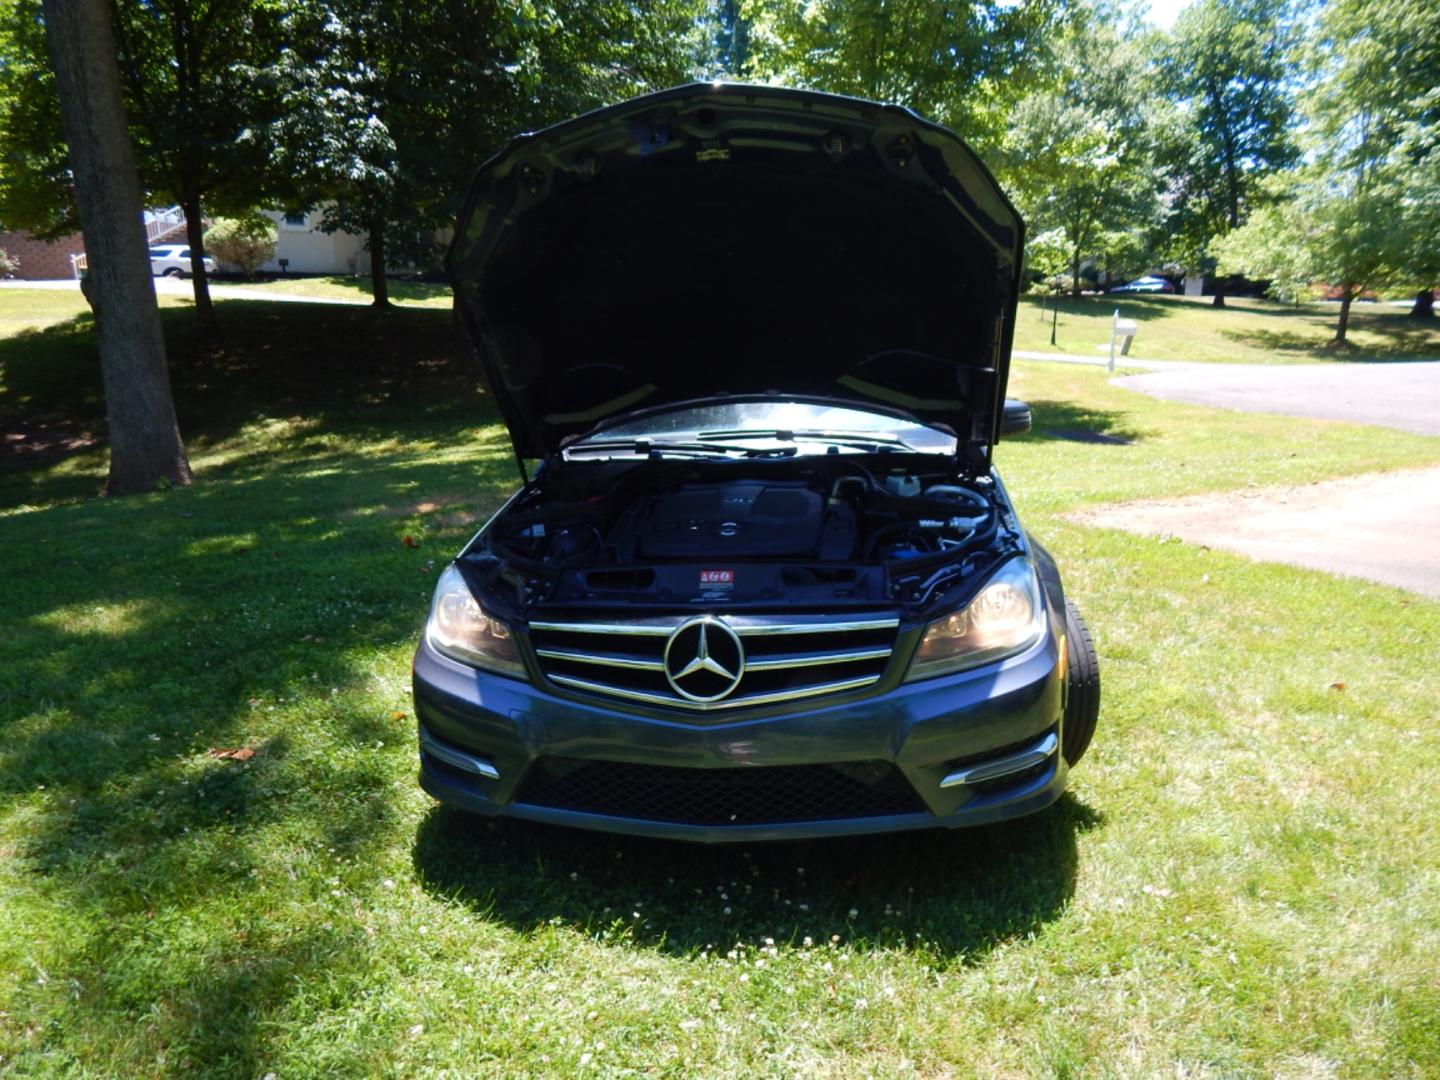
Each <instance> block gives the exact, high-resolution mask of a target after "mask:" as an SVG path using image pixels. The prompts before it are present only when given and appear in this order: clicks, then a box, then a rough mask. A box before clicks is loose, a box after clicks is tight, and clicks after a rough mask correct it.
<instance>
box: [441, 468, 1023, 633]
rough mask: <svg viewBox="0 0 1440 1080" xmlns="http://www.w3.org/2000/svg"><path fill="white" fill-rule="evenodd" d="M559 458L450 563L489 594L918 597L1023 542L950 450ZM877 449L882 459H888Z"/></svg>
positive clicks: (995, 495)
mask: <svg viewBox="0 0 1440 1080" xmlns="http://www.w3.org/2000/svg"><path fill="white" fill-rule="evenodd" d="M895 457H896V455H849V454H847V455H825V456H814V457H810V458H798V459H796V458H791V459H786V460H742V461H735V460H701V461H695V460H664V461H656V460H650V461H644V462H638V463H637V462H624V461H606V462H583V463H572V462H564V463H561V464H560V465H559V466H558V467H557V468H555V469H553V470H551V471H547V472H546V473H545V474H542V475H541V476H540V477H537V478H536V480H535V481H533V482H532V483H531V484H530V485H528V486H527V487H526V489H525V490H524V491H522V492H521V493H520V494H519V495H518V496H517V497H516V498H515V499H513V500H512V501H511V503H510V504H509V505H508V506H507V507H506V508H505V509H504V510H503V511H502V512H501V513H500V514H499V515H498V516H497V517H496V518H495V519H494V520H493V521H492V522H491V523H490V525H489V526H488V527H487V528H486V529H484V530H482V532H481V534H480V536H478V537H477V538H476V539H475V541H474V542H473V543H472V544H471V546H470V548H469V549H467V551H466V553H465V555H464V556H462V558H461V560H460V562H461V566H462V569H463V570H464V571H465V572H466V576H467V579H468V580H469V581H470V583H471V585H472V588H473V589H475V590H476V591H477V595H480V596H483V597H484V598H485V600H486V602H487V604H488V605H489V606H491V607H497V608H499V609H509V612H510V613H511V614H524V613H526V612H529V611H531V610H532V609H534V608H536V607H537V606H563V607H585V606H604V605H607V604H609V605H613V604H653V605H656V606H657V607H667V606H668V607H674V606H687V605H694V604H697V603H704V604H707V605H710V606H714V605H717V604H719V605H723V606H725V607H726V608H743V607H746V606H751V605H767V606H771V607H773V606H775V605H777V604H782V605H800V606H803V605H825V606H826V607H827V608H832V607H834V606H836V605H839V606H842V607H845V606H866V605H877V604H886V605H894V604H896V603H899V604H902V605H904V606H906V607H907V608H925V607H928V606H930V605H931V604H932V603H935V602H937V601H940V600H941V599H943V598H944V597H945V596H946V595H947V594H949V593H950V592H951V591H952V590H953V589H954V588H955V587H956V586H959V585H961V584H963V583H964V582H966V581H970V580H973V579H974V577H975V575H976V574H979V573H982V572H988V570H989V569H990V568H991V567H993V566H994V565H996V563H998V562H999V561H1000V560H1002V559H1003V558H1005V557H1008V555H1009V554H1011V553H1013V552H1014V551H1016V550H1019V540H1018V530H1017V527H1016V525H1015V523H1014V518H1013V515H1012V514H1011V513H1010V511H1009V508H1008V507H1007V506H1006V505H1005V504H1004V502H1003V496H1002V492H1001V491H1000V489H999V487H998V485H997V484H995V482H994V481H993V480H992V479H991V478H990V477H989V476H982V477H970V478H963V479H962V478H957V477H956V476H955V475H954V473H953V470H954V462H953V459H948V458H941V457H932V456H930V455H906V459H907V460H906V462H905V465H904V466H903V467H901V466H897V465H896V464H895V460H894V459H895ZM887 459H888V460H887ZM912 459H913V460H912Z"/></svg>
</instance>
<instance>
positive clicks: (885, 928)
mask: <svg viewBox="0 0 1440 1080" xmlns="http://www.w3.org/2000/svg"><path fill="white" fill-rule="evenodd" d="M1103 820H1104V819H1103V816H1102V815H1101V814H1100V813H1099V812H1097V811H1095V810H1092V809H1091V808H1090V807H1088V806H1086V805H1085V804H1084V803H1082V802H1080V801H1079V800H1078V799H1076V798H1075V797H1074V796H1073V795H1068V794H1067V795H1065V796H1064V797H1063V798H1062V799H1061V800H1060V802H1059V803H1057V804H1056V805H1054V806H1052V807H1050V808H1049V809H1047V810H1044V811H1042V812H1040V813H1038V814H1034V815H1032V816H1030V817H1027V818H1022V819H1020V820H1018V821H1014V822H1009V823H1006V824H1003V825H993V826H984V827H981V828H976V829H967V830H956V831H949V830H928V831H921V832H912V833H901V834H895V835H890V836H879V837H856V838H847V839H836V840H813V841H797V842H785V843H772V844H754V845H737V846H730V845H721V846H714V847H710V846H701V845H694V844H685V843H681V842H675V841H659V840H648V839H642V838H635V837H626V836H611V835H607V834H602V833H591V832H582V831H579V830H568V829H561V828H555V827H551V826H545V825H533V824H530V823H526V822H518V821H509V820H505V819H497V820H490V819H486V818H481V817H476V816H473V815H470V814H466V813H463V812H460V811H456V810H452V809H449V808H447V807H436V808H435V809H433V810H432V811H431V812H430V813H429V814H428V815H427V816H426V818H425V820H424V821H423V822H422V823H421V825H420V828H419V830H418V831H417V833H416V836H415V848H414V862H415V869H416V873H417V876H418V877H419V878H420V880H421V881H422V883H423V884H424V885H425V887H426V888H427V889H429V890H430V891H431V892H433V893H435V894H436V895H437V896H444V897H446V898H447V899H454V900H458V901H459V902H461V903H463V904H465V905H467V906H468V907H470V908H471V909H472V910H473V911H474V912H475V914H476V915H477V916H483V917H485V918H490V919H499V920H501V921H503V922H504V923H506V924H508V925H509V926H511V927H513V928H515V929H517V930H519V931H521V932H530V931H534V930H537V929H539V928H541V927H543V926H548V925H554V924H555V923H556V922H559V923H562V924H565V925H568V926H571V927H573V928H575V929H578V930H580V931H582V932H585V933H587V934H600V933H603V932H604V931H605V930H607V929H608V930H610V931H611V932H612V933H614V934H615V936H616V937H617V938H618V939H620V940H623V941H625V942H626V943H628V944H635V945H640V946H646V947H650V948H654V949H658V950H661V951H663V952H666V953H671V954H677V955H694V954H697V953H699V952H700V951H702V950H703V949H704V948H705V947H706V946H710V947H712V948H716V949H720V950H721V951H724V950H725V949H727V948H729V947H730V946H731V945H732V944H733V943H734V942H736V941H739V940H745V941H750V942H753V941H756V940H758V939H759V938H761V937H771V938H774V939H775V940H776V941H777V942H781V943H787V942H788V943H792V944H796V945H799V944H800V943H801V942H803V940H804V939H805V938H806V937H810V938H812V939H813V940H814V941H816V942H817V943H818V942H823V941H829V940H830V938H831V935H833V934H839V935H840V936H841V938H842V939H843V940H844V941H845V942H846V943H847V944H849V945H850V946H851V947H852V948H861V949H908V950H915V951H920V952H925V953H927V954H930V955H932V956H933V957H934V959H935V961H936V962H937V963H939V964H941V965H944V964H951V963H972V962H976V961H978V960H980V959H982V958H983V957H984V956H985V954H987V953H988V952H989V951H990V950H991V949H992V948H994V947H995V946H996V945H998V944H1000V943H1002V942H1005V941H1009V940H1012V939H1014V938H1017V937H1020V936H1023V935H1025V934H1027V933H1031V932H1033V931H1035V930H1037V929H1039V928H1040V927H1041V926H1042V925H1044V924H1045V923H1047V922H1049V921H1051V920H1053V919H1055V918H1057V917H1058V916H1059V915H1060V914H1061V912H1062V911H1063V910H1064V908H1065V905H1066V904H1067V902H1068V901H1069V899H1070V897H1071V895H1072V893H1073V892H1074V888H1075V874H1076V867H1077V865H1078V860H1079V856H1078V852H1077V847H1076V837H1077V835H1078V834H1080V833H1083V832H1086V831H1088V830H1090V829H1093V828H1096V827H1097V826H1099V825H1100V824H1102V822H1103ZM852 911H853V912H854V914H852V913H851V912H852ZM636 913H638V915H637V914H636Z"/></svg>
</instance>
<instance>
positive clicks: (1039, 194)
mask: <svg viewBox="0 0 1440 1080" xmlns="http://www.w3.org/2000/svg"><path fill="white" fill-rule="evenodd" d="M1058 63H1059V66H1060V72H1061V77H1060V78H1058V79H1057V80H1056V83H1055V85H1053V86H1052V87H1050V88H1048V89H1045V90H1043V91H1041V92H1038V93H1035V94H1032V95H1030V96H1029V97H1027V98H1026V99H1025V100H1023V101H1021V102H1020V103H1019V105H1018V106H1016V108H1015V109H1014V111H1013V112H1012V113H1011V115H1010V123H1009V127H1008V130H1007V131H1006V134H1005V141H1004V148H1003V154H1002V156H1001V162H1002V167H1003V176H1004V177H1006V178H1007V179H1008V182H1009V186H1010V189H1011V193H1012V195H1013V196H1014V197H1015V198H1016V200H1017V201H1018V203H1019V205H1020V207H1021V209H1022V211H1024V213H1025V215H1026V219H1027V221H1028V223H1029V226H1030V229H1031V231H1032V233H1045V232H1047V231H1050V230H1056V231H1058V232H1059V234H1060V235H1061V236H1062V237H1063V238H1064V244H1065V251H1066V257H1067V261H1068V264H1069V271H1070V278H1071V282H1072V288H1073V289H1074V291H1075V292H1076V293H1078V292H1079V289H1080V267H1081V262H1082V260H1084V259H1085V258H1086V257H1089V256H1095V257H1104V256H1106V255H1107V254H1110V253H1112V252H1115V251H1116V250H1117V249H1118V248H1121V247H1123V246H1125V245H1127V244H1130V243H1132V239H1131V238H1132V236H1133V235H1134V234H1136V233H1137V232H1139V231H1141V230H1143V228H1144V226H1145V225H1146V224H1147V223H1148V222H1149V221H1150V220H1152V219H1153V218H1154V217H1155V216H1156V214H1157V213H1158V203H1157V199H1156V192H1157V188H1158V186H1159V178H1158V175H1157V173H1156V171H1155V168H1154V165H1153V161H1152V157H1151V136H1150V130H1149V118H1148V116H1147V113H1146V111H1145V108H1144V103H1145V98H1146V95H1145V89H1144V80H1143V77H1142V76H1141V74H1140V72H1141V70H1142V69H1141V65H1140V63H1139V55H1138V51H1137V46H1136V44H1135V43H1134V42H1133V41H1130V40H1127V39H1126V38H1125V37H1123V36H1122V35H1121V34H1120V33H1119V32H1118V31H1117V30H1116V29H1115V28H1113V27H1110V26H1107V25H1104V24H1092V25H1090V26H1088V27H1085V28H1083V29H1082V30H1080V31H1079V32H1077V33H1074V34H1072V35H1071V36H1070V37H1069V38H1068V39H1067V40H1066V41H1064V42H1062V43H1061V44H1060V46H1059V48H1058Z"/></svg>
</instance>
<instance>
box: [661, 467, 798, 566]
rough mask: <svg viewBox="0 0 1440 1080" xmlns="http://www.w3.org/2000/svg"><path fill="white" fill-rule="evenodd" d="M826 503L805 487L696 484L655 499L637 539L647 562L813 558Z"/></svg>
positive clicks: (743, 482) (754, 483)
mask: <svg viewBox="0 0 1440 1080" xmlns="http://www.w3.org/2000/svg"><path fill="white" fill-rule="evenodd" d="M824 517H825V500H824V499H823V498H822V497H821V496H820V495H819V494H818V493H817V492H814V491H812V490H810V488H809V487H807V486H806V485H805V484H804V483H803V482H795V483H774V482H765V481H759V480H741V481H737V482H735V483H733V484H719V485H711V484H695V485H687V486H685V487H682V488H681V489H680V490H678V491H675V492H673V493H671V494H669V495H662V496H659V497H658V498H656V499H654V500H653V501H652V503H651V505H650V507H649V512H648V514H647V515H646V521H645V523H644V525H643V526H642V530H641V536H640V552H639V553H640V555H641V557H642V558H650V559H688V558H711V557H713V558H724V557H726V556H734V557H736V558H765V557H767V556H768V557H780V556H792V557H804V556H808V557H814V556H815V555H816V554H817V553H818V550H819V547H820V532H821V527H822V524H823V522H824Z"/></svg>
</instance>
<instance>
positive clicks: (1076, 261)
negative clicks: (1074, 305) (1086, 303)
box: [1070, 246, 1080, 299]
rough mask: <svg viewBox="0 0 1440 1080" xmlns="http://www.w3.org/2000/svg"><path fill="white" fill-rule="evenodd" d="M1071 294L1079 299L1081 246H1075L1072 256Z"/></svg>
mask: <svg viewBox="0 0 1440 1080" xmlns="http://www.w3.org/2000/svg"><path fill="white" fill-rule="evenodd" d="M1070 295H1071V296H1073V297H1075V298H1076V299H1079V296H1080V248H1079V247H1078V246H1077V247H1076V248H1075V253H1074V254H1073V255H1071V256H1070Z"/></svg>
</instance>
